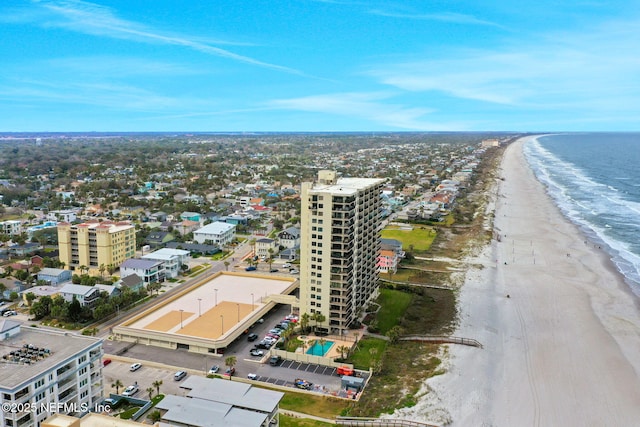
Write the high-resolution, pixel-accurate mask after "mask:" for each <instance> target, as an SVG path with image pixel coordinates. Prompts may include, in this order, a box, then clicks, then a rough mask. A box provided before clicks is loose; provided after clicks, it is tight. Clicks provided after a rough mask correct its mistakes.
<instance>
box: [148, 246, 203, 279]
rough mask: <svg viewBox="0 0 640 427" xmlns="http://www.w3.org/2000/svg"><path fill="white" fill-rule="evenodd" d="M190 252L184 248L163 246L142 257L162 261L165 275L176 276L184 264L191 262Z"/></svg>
mask: <svg viewBox="0 0 640 427" xmlns="http://www.w3.org/2000/svg"><path fill="white" fill-rule="evenodd" d="M190 253H191V252H189V251H185V250H182V249H169V248H163V249H159V250H157V251H155V252H151V253H150V254H147V255H143V256H142V259H146V260H153V261H160V262H162V263H163V264H164V272H165V277H169V278H174V277H177V276H178V274H180V272H181V270H182V266H183V265H185V264H187V263H188V262H189V259H190V256H189V255H190Z"/></svg>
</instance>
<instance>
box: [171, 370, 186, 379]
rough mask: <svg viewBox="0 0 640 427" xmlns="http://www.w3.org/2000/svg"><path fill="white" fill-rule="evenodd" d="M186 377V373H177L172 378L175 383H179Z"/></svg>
mask: <svg viewBox="0 0 640 427" xmlns="http://www.w3.org/2000/svg"><path fill="white" fill-rule="evenodd" d="M186 376H187V373H186V372H185V371H178V372H176V373H175V375H174V376H173V379H174V380H175V381H180V380H181V379H183V378H184V377H186Z"/></svg>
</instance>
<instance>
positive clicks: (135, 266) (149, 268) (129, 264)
mask: <svg viewBox="0 0 640 427" xmlns="http://www.w3.org/2000/svg"><path fill="white" fill-rule="evenodd" d="M130 274H137V275H138V276H140V277H141V278H142V280H143V281H144V283H145V285H147V284H149V283H154V282H162V281H164V277H165V275H164V263H163V262H162V261H156V260H153V259H140V258H130V259H128V260H125V261H124V262H123V263H122V264H120V277H127V276H128V275H130Z"/></svg>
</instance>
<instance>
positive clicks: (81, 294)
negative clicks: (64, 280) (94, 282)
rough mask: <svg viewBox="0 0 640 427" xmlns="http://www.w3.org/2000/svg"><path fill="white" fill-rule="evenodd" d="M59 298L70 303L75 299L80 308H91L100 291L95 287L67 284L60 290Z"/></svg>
mask: <svg viewBox="0 0 640 427" xmlns="http://www.w3.org/2000/svg"><path fill="white" fill-rule="evenodd" d="M59 294H60V296H62V298H64V300H65V301H67V302H71V301H73V299H74V298H75V299H76V300H78V302H79V303H80V305H81V306H83V307H89V308H93V306H94V305H95V304H96V302H97V301H98V298H100V290H99V289H98V288H96V287H95V286H84V285H75V284H73V283H68V284H66V285H64V286H63V287H62V288H60V292H59Z"/></svg>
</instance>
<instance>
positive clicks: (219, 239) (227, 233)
mask: <svg viewBox="0 0 640 427" xmlns="http://www.w3.org/2000/svg"><path fill="white" fill-rule="evenodd" d="M235 237H236V226H235V225H234V224H228V223H226V222H212V223H211V224H207V225H205V226H204V227H202V228H200V229H198V230H195V231H194V232H193V240H195V241H196V242H198V243H206V244H215V245H218V246H224V245H228V244H229V243H231V242H233V239H235Z"/></svg>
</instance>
